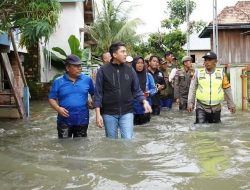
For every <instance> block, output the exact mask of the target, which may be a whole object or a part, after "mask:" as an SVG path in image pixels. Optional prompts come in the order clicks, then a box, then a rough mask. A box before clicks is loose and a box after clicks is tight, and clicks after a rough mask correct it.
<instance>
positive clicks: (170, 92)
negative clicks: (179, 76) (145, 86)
mask: <svg viewBox="0 0 250 190" xmlns="http://www.w3.org/2000/svg"><path fill="white" fill-rule="evenodd" d="M172 69H173V68H172V66H168V68H167V69H166V70H163V69H162V70H161V72H162V73H163V74H164V80H165V83H166V88H165V89H164V90H162V91H161V92H160V99H161V107H167V108H169V109H171V108H172V104H173V99H174V88H173V85H172V83H171V82H169V75H170V73H171V71H172Z"/></svg>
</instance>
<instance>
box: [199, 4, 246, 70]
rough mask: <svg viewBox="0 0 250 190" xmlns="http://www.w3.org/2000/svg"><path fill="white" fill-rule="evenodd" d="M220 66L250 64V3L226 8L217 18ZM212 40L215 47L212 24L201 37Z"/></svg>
mask: <svg viewBox="0 0 250 190" xmlns="http://www.w3.org/2000/svg"><path fill="white" fill-rule="evenodd" d="M217 19H218V31H219V32H218V44H219V57H218V60H219V63H220V64H238V65H240V64H249V63H250V54H249V52H250V35H247V34H249V33H250V1H238V3H236V5H235V6H228V7H225V8H224V9H223V10H222V11H221V13H220V14H219V15H218V17H217ZM199 37H200V38H210V39H211V45H212V46H213V25H212V23H210V24H209V25H208V26H207V27H205V28H204V30H203V31H202V32H201V33H200V35H199Z"/></svg>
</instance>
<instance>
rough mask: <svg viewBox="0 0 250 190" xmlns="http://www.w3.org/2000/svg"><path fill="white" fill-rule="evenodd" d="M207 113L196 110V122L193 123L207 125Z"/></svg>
mask: <svg viewBox="0 0 250 190" xmlns="http://www.w3.org/2000/svg"><path fill="white" fill-rule="evenodd" d="M207 114H208V113H207V112H205V111H204V110H202V109H196V122H195V123H207V122H208V121H207Z"/></svg>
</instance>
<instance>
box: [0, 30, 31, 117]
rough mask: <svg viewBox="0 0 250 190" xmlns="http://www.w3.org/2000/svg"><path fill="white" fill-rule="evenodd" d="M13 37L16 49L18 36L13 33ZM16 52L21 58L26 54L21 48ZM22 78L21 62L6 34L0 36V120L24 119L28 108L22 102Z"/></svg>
mask: <svg viewBox="0 0 250 190" xmlns="http://www.w3.org/2000/svg"><path fill="white" fill-rule="evenodd" d="M13 37H14V39H15V42H16V44H15V46H16V47H18V46H19V45H18V44H19V37H20V34H18V32H15V33H13ZM17 52H18V55H19V56H20V57H21V58H22V56H23V54H25V53H27V51H26V49H22V48H18V49H17ZM17 52H16V53H17ZM21 58H20V60H21V61H22V59H21ZM19 63H20V65H19ZM20 69H21V70H20ZM23 77H24V74H23V68H22V66H21V62H19V61H18V60H17V57H16V55H15V52H14V49H13V44H12V43H11V42H10V38H9V36H8V34H0V118H24V117H26V116H27V115H28V113H27V112H28V111H27V110H29V108H28V107H26V108H25V105H26V106H27V104H25V101H24V92H25V91H24V86H25V85H24V83H25V81H24V80H23ZM28 99H29V97H28ZM27 103H28V102H27Z"/></svg>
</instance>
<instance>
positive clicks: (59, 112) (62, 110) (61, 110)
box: [57, 107, 69, 117]
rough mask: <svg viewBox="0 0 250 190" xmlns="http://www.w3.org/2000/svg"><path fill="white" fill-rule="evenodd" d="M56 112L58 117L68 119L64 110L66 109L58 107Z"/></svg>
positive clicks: (67, 112) (66, 111)
mask: <svg viewBox="0 0 250 190" xmlns="http://www.w3.org/2000/svg"><path fill="white" fill-rule="evenodd" d="M57 112H58V114H59V115H61V116H63V117H69V111H68V110H66V109H65V108H63V107H59V108H58V109H57Z"/></svg>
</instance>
